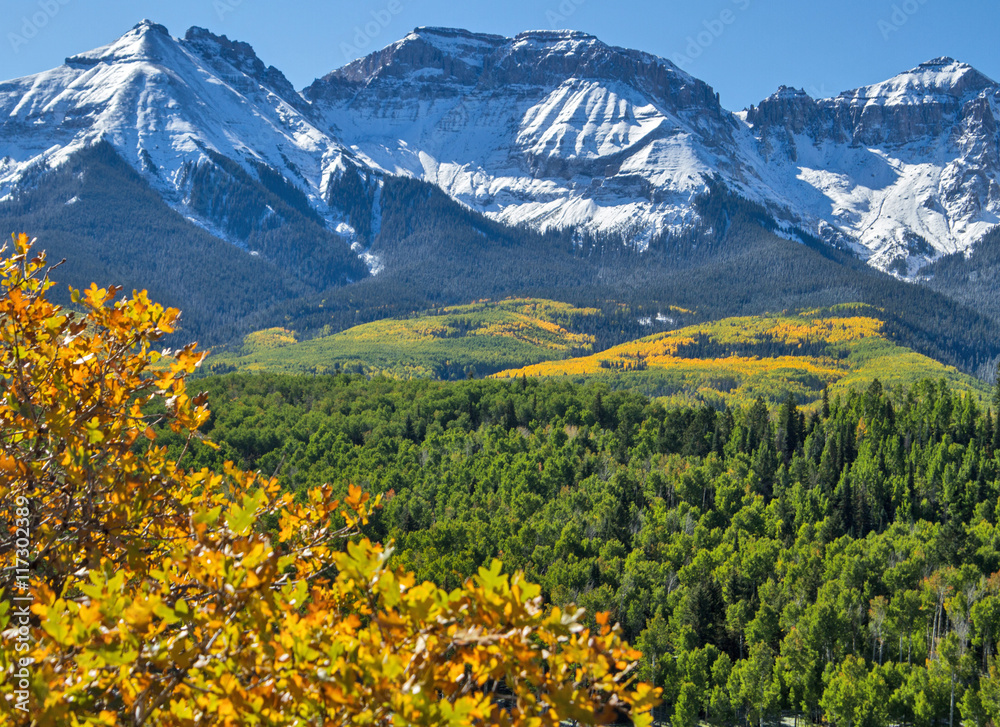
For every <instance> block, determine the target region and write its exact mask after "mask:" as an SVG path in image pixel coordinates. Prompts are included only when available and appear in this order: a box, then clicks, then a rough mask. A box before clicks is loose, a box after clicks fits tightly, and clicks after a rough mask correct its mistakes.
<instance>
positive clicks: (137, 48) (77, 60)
mask: <svg viewBox="0 0 1000 727" xmlns="http://www.w3.org/2000/svg"><path fill="white" fill-rule="evenodd" d="M174 47H176V41H175V40H174V38H172V37H171V36H170V32H169V31H168V30H167V29H166V27H165V26H163V25H160V24H159V23H154V22H153V21H152V20H143V21H141V22H139V23H137V24H136V25H134V26H133V27H132V28H131V29H130V30H129V31H128V32H127V33H125V34H124V35H123V36H121V37H120V38H118V40H116V41H114V42H113V43H111V44H109V45H106V46H103V47H101V48H95V49H94V50H91V51H86V52H85V53H78V54H77V55H75V56H70V57H69V58H67V59H66V64H67V65H70V66H93V65H97V64H98V63H120V62H143V61H146V62H152V63H159V62H162V61H163V60H164V59H165V58H166V57H167V56H168V55H169V54H170V52H171V50H170V49H171V48H174Z"/></svg>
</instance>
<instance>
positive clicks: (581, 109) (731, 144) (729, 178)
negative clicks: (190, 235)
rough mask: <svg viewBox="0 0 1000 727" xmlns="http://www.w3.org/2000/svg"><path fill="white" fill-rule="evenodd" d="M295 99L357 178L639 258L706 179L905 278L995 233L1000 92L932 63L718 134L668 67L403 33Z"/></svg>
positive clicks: (703, 100)
mask: <svg viewBox="0 0 1000 727" xmlns="http://www.w3.org/2000/svg"><path fill="white" fill-rule="evenodd" d="M304 94H305V96H306V97H307V98H308V99H309V100H310V101H312V103H313V105H314V106H315V108H316V109H317V111H318V113H320V114H321V115H322V118H323V119H324V120H325V122H326V124H327V126H328V127H329V128H331V129H333V130H334V131H335V132H336V133H337V134H338V136H339V137H340V138H342V139H344V140H346V142H347V143H349V144H350V146H351V148H352V149H353V150H354V151H355V152H356V153H357V154H358V156H359V157H361V158H362V159H364V160H365V161H366V162H367V163H368V164H369V165H370V166H373V167H375V168H377V169H381V170H384V171H387V172H391V173H395V174H409V175H413V176H416V177H419V178H422V179H424V180H426V181H429V182H432V183H434V184H437V185H438V186H440V187H441V188H442V189H444V190H445V191H447V192H448V193H449V194H450V195H452V196H453V197H454V198H456V199H459V200H461V201H462V202H464V203H466V204H468V205H470V206H472V207H473V208H475V209H478V210H480V211H482V212H485V213H487V214H488V215H490V216H493V217H495V218H496V219H499V220H501V221H504V222H508V223H512V224H519V223H528V224H531V225H533V226H536V227H539V228H542V229H546V228H549V227H577V228H583V229H588V230H591V231H594V232H613V233H616V234H618V235H621V236H622V237H624V238H625V239H629V240H631V241H633V242H638V243H639V245H640V247H641V246H642V244H643V243H644V242H645V241H648V240H649V239H650V238H652V237H653V236H655V235H657V234H660V233H663V232H665V231H677V230H679V229H682V228H684V227H686V226H690V225H692V224H694V223H695V222H696V221H697V219H696V215H695V213H694V211H693V208H692V201H693V199H694V198H695V197H696V196H697V195H699V194H701V193H703V192H704V191H705V190H706V189H707V183H708V182H709V180H710V179H712V178H715V177H719V178H721V179H722V180H723V182H724V183H725V184H726V185H727V186H729V187H730V188H732V189H735V190H736V191H738V192H739V193H741V194H743V195H745V196H747V197H749V198H750V199H752V200H754V201H757V202H760V203H762V204H764V205H766V206H767V207H769V208H770V209H771V210H772V212H773V214H774V215H775V216H776V218H777V219H778V220H779V222H781V223H782V224H783V226H785V227H786V228H799V229H801V230H803V231H804V232H807V233H809V234H812V235H814V236H817V237H820V238H822V239H826V240H828V241H831V242H836V243H838V244H845V243H846V244H847V245H848V246H850V247H852V248H853V249H854V250H855V251H856V252H857V253H858V254H859V255H860V256H862V257H864V258H866V259H868V261H869V262H870V263H871V264H873V265H874V266H876V267H878V268H881V269H883V270H889V271H892V272H894V273H896V274H900V275H903V276H913V275H915V274H916V273H917V271H918V270H919V268H920V267H921V266H922V265H923V264H924V263H926V262H927V261H929V260H932V259H934V258H936V257H938V256H939V255H941V254H946V253H951V252H956V251H963V250H968V249H969V248H970V246H972V245H973V244H974V243H975V242H976V241H977V240H978V239H980V238H981V237H982V236H983V235H984V234H985V233H986V232H987V231H988V230H989V229H991V228H992V227H993V226H994V225H995V224H996V223H997V222H998V221H1000V220H998V217H997V214H998V212H1000V188H998V186H997V174H998V171H1000V163H998V149H1000V136H998V134H997V118H998V111H997V110H998V99H1000V87H998V86H997V84H995V83H994V82H993V81H991V80H990V79H988V78H987V77H985V76H984V75H982V74H981V73H979V72H978V71H976V70H975V69H973V68H972V67H970V66H968V65H965V64H962V63H958V62H956V61H953V60H951V59H947V58H942V59H937V60H934V61H930V62H928V63H925V64H922V65H921V66H919V67H918V68H915V69H913V70H912V71H909V72H907V73H903V74H901V75H899V76H897V77H895V78H892V79H890V80H888V81H886V82H884V83H880V84H876V85H873V86H868V87H864V88H860V89H857V90H855V91H850V92H846V93H844V94H841V95H840V96H838V97H836V98H833V99H824V100H814V99H811V98H810V97H809V96H808V95H806V94H805V93H804V92H802V91H796V90H794V89H788V88H782V89H780V90H779V91H778V92H777V93H776V94H774V95H773V96H771V97H770V98H768V99H765V100H764V101H763V102H762V103H761V104H760V106H759V107H755V108H751V109H750V110H748V111H746V112H741V113H739V114H730V113H729V112H727V111H725V110H724V109H722V108H721V106H720V105H719V102H718V99H717V97H716V95H715V93H714V92H713V91H712V89H711V88H709V87H708V86H707V85H706V84H704V83H702V82H701V81H698V80H697V79H694V78H692V77H691V76H689V75H687V74H686V73H684V72H683V71H681V70H680V69H678V68H677V67H675V66H674V65H673V64H671V63H670V62H669V61H666V60H663V59H660V58H657V57H655V56H651V55H648V54H644V53H640V52H637V51H632V50H626V49H622V48H613V47H610V46H607V45H605V44H604V43H602V42H601V41H599V40H598V39H597V38H594V37H593V36H590V35H586V34H584V33H579V32H575V31H536V32H527V33H522V34H521V35H519V36H517V37H516V38H501V37H497V36H489V35H477V34H473V33H468V32H465V31H457V30H449V29H441V28H418V29H417V30H415V31H414V32H413V33H411V34H410V35H408V36H407V37H405V38H403V39H402V40H400V41H398V42H397V43H394V44H392V45H391V46H389V47H388V48H385V49H384V50H382V51H379V52H378V53H374V54H372V55H370V56H368V57H366V58H363V59H360V60H358V61H355V62H354V63H352V64H350V65H348V66H346V67H344V68H342V69H340V70H337V71H334V72H333V73H331V74H329V75H328V76H326V77H324V78H322V79H320V80H318V81H316V82H315V83H314V84H312V85H311V86H310V87H308V88H307V89H305V91H304ZM789 231H790V233H791V234H792V235H794V231H793V230H792V229H790V230H789Z"/></svg>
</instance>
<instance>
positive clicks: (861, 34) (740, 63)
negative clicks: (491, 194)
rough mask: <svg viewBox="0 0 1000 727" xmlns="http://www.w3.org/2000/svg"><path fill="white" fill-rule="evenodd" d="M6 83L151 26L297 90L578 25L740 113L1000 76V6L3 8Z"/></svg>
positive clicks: (131, 0)
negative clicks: (339, 75) (405, 41)
mask: <svg viewBox="0 0 1000 727" xmlns="http://www.w3.org/2000/svg"><path fill="white" fill-rule="evenodd" d="M0 3H2V7H3V12H2V13H0V78H3V79H7V78H13V77H17V76H24V75H28V74H31V73H35V72H38V71H42V70H46V69H49V68H52V67H54V66H57V65H59V64H61V63H62V62H63V59H64V58H65V57H66V56H67V55H72V54H74V53H79V52H81V51H84V50H89V49H91V48H95V47H97V46H100V45H104V44H106V43H108V42H110V41H112V40H114V39H115V38H116V37H118V36H119V35H121V34H122V33H124V32H125V31H127V30H128V29H129V28H131V27H132V26H133V25H135V24H136V23H137V22H138V21H139V20H141V19H142V18H144V17H148V18H150V19H151V20H155V21H157V22H159V23H162V24H163V25H165V26H167V28H168V29H169V30H170V32H171V33H172V34H173V35H175V36H180V35H183V34H184V31H185V30H187V28H188V27H190V26H192V25H199V26H202V27H206V28H208V29H209V30H211V31H213V32H215V33H219V34H224V35H227V36H229V37H230V38H233V39H238V40H244V41H247V42H248V43H250V44H251V45H252V46H253V47H254V49H255V50H256V51H257V54H258V55H259V56H260V57H261V59H262V60H263V61H264V62H265V63H267V64H270V65H274V66H277V67H278V68H280V69H281V70H282V71H283V72H284V73H285V75H286V76H288V78H289V80H290V81H291V82H292V83H293V84H294V85H295V86H296V87H297V88H302V87H303V86H305V85H307V84H308V83H310V82H311V81H312V80H313V79H314V78H316V77H318V76H321V75H323V74H325V73H327V72H328V71H330V70H333V69H334V68H337V67H339V66H341V65H343V64H344V63H345V62H346V61H349V60H352V59H353V58H354V57H358V56H361V55H365V54H366V53H368V52H371V51H373V50H376V49H378V48H381V47H383V46H385V45H388V44H389V43H391V42H393V41H395V40H397V39H399V38H401V37H403V36H404V35H406V34H407V33H408V32H409V31H410V30H411V29H413V28H414V27H417V26H421V25H438V26H450V27H460V28H467V29H469V30H475V31H480V32H489V33H498V34H502V35H508V36H511V35H515V34H517V33H518V32H520V31H522V30H528V29H538V28H554V27H558V28H573V29H577V30H583V31H586V32H589V33H593V34H594V35H596V36H598V37H599V38H601V39H602V40H604V41H605V42H607V43H611V44H614V45H621V46H627V47H631V48H638V49H641V50H645V51H648V52H651V53H655V54H657V55H660V56H663V57H665V58H669V59H671V60H674V61H675V62H677V63H678V64H679V65H681V66H682V67H683V68H684V69H685V70H687V71H688V72H690V73H692V74H693V75H695V76H697V77H699V78H701V79H703V80H704V81H706V82H708V83H709V84H711V85H712V86H713V87H714V88H715V89H716V90H717V91H719V93H720V94H721V97H722V103H723V105H724V106H726V107H727V108H729V109H733V110H737V109H742V108H744V107H745V106H747V105H749V104H751V103H756V102H758V101H759V100H760V99H762V98H764V97H765V96H767V95H769V94H770V93H772V92H773V91H774V90H775V89H777V87H778V86H779V85H781V84H785V85H789V86H795V87H798V88H805V89H806V91H808V92H810V93H811V94H812V95H813V96H830V95H834V94H837V93H839V92H840V91H843V90H846V89H850V88H855V87H857V86H861V85H864V84H867V83H873V82H875V81H881V80H884V79H886V78H889V77H890V76H893V75H895V74H896V73H898V72H900V71H904V70H907V69H909V68H912V67H913V66H915V65H917V64H918V63H920V62H921V61H925V60H929V59H931V58H934V57H937V56H945V55H947V56H952V57H954V58H958V59H959V60H963V61H965V62H967V63H970V64H972V65H973V66H976V67H977V68H978V69H979V70H980V71H982V72H983V73H985V74H986V75H988V76H990V77H992V78H994V79H1000V34H998V32H1000V2H998V0H632V1H624V2H623V1H619V2H614V1H612V0H512V1H508V2H500V1H499V0H497V1H494V2H489V1H484V0H353V1H351V2H342V1H341V0H322V1H321V0H283V1H282V2H275V0H0Z"/></svg>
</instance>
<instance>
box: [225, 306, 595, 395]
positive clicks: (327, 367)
mask: <svg viewBox="0 0 1000 727" xmlns="http://www.w3.org/2000/svg"><path fill="white" fill-rule="evenodd" d="M596 315H598V311H597V310H596V309H593V308H575V307H573V306H571V305H568V304H565V303H556V302H553V301H547V300H534V299H508V300H504V301H500V302H488V301H483V302H478V303H473V304H470V305H463V306H450V307H445V308H439V309H437V310H434V311H430V312H427V313H422V314H417V315H414V316H412V317H410V318H394V319H386V320H381V321H375V322H372V323H366V324H363V325H360V326H355V327H354V328H351V329H349V330H346V331H342V332H340V333H335V334H332V335H326V336H319V337H317V338H312V339H309V340H305V341H297V340H296V338H295V334H294V333H293V332H292V331H288V330H286V329H283V328H271V329H267V330H264V331H258V332H256V333H252V334H250V335H249V336H246V337H245V338H244V339H243V343H242V345H241V346H240V347H238V348H237V349H235V350H233V351H229V352H222V353H219V354H216V355H215V356H213V357H212V358H211V359H210V360H209V363H208V366H207V370H208V371H211V372H215V373H222V372H225V371H230V370H233V369H238V370H242V371H271V372H282V373H316V374H326V373H334V372H338V371H343V372H351V373H363V374H368V375H384V376H390V377H394V378H437V379H456V378H458V379H460V378H465V377H466V376H469V375H470V374H471V375H476V374H480V375H482V374H489V373H493V372H496V371H500V370H502V369H505V368H509V367H511V366H522V365H525V364H529V363H537V362H539V361H549V360H553V359H561V358H566V357H568V356H570V355H572V354H573V353H580V352H586V351H589V350H591V348H592V346H593V343H594V338H593V336H590V335H587V334H585V333H574V332H571V330H570V329H574V328H578V327H579V325H580V324H581V323H582V322H583V321H584V320H585V319H587V318H591V317H594V316H596Z"/></svg>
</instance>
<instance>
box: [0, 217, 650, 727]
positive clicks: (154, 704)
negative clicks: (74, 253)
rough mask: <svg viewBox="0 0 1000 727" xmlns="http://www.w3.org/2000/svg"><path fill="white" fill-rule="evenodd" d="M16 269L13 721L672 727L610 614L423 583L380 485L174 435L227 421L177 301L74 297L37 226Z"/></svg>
mask: <svg viewBox="0 0 1000 727" xmlns="http://www.w3.org/2000/svg"><path fill="white" fill-rule="evenodd" d="M0 284H2V286H3V290H2V291H0V387H2V388H0V518H2V519H0V524H2V527H0V568H2V569H3V575H4V580H3V583H2V587H3V592H2V598H0V631H2V632H3V633H2V639H3V642H4V643H3V648H2V649H0V669H2V670H3V672H4V679H3V682H2V686H0V724H33V725H53V726H54V725H97V724H100V725H116V724H121V725H178V726H179V725H327V724H336V725H343V724H358V725H361V724H364V725H470V724H472V725H475V724H498V725H529V724H530V725H557V724H559V723H560V722H561V721H566V720H572V721H576V722H578V723H581V724H601V723H607V722H610V721H613V720H615V719H619V718H621V717H622V716H623V715H628V716H629V717H630V718H631V720H633V721H634V723H635V724H640V725H641V724H650V722H651V717H650V711H651V708H652V706H653V704H654V703H655V702H656V699H657V696H658V692H657V690H655V689H653V688H652V687H650V686H649V685H646V684H640V683H636V682H635V681H634V680H633V678H632V674H633V670H634V667H635V662H636V660H637V659H638V657H639V654H638V653H637V652H635V651H633V650H632V649H631V648H629V647H628V645H627V644H625V643H623V642H622V640H621V639H620V637H619V635H618V632H617V630H616V629H615V628H613V627H611V626H610V625H609V623H608V618H607V616H606V615H598V617H597V623H598V628H597V629H589V628H587V627H585V625H584V624H583V623H582V622H581V618H582V613H581V612H579V611H576V610H575V609H571V610H568V611H564V610H560V609H558V608H556V609H546V608H543V604H542V602H541V598H540V596H539V588H538V586H535V585H532V584H530V583H527V582H525V581H524V579H523V578H522V577H521V576H519V575H514V576H512V577H508V576H506V575H502V574H501V565H500V563H499V562H494V563H493V565H492V566H491V567H490V568H488V569H486V568H484V569H481V570H480V572H479V575H478V577H476V578H474V579H472V580H470V581H469V582H468V583H466V584H465V586H464V587H463V588H460V589H457V590H455V591H452V592H446V591H444V590H442V589H440V588H438V587H436V586H434V585H433V584H430V583H423V584H417V583H415V581H414V578H413V576H412V575H411V574H409V573H406V572H404V571H402V570H400V569H396V568H393V567H392V566H391V565H390V564H389V562H388V561H389V556H390V553H391V548H389V547H383V546H381V545H379V544H376V543H372V542H369V541H368V540H366V539H364V538H362V537H361V536H360V535H359V532H358V529H359V527H360V526H362V525H364V524H365V523H366V522H367V519H368V517H369V516H370V514H371V512H372V510H373V509H374V508H376V507H378V504H379V503H378V498H375V499H374V500H373V499H370V498H369V496H368V495H367V494H365V493H362V492H361V491H360V490H359V489H356V488H352V489H351V490H350V493H349V495H348V497H347V498H345V500H344V501H343V502H338V501H336V500H333V499H332V496H331V493H330V492H329V490H328V489H325V488H321V489H317V490H314V491H312V492H310V493H308V497H307V498H305V501H304V502H300V501H297V500H296V499H295V498H293V497H292V496H291V495H289V494H287V493H285V494H283V493H282V492H281V491H280V488H279V487H278V484H277V482H276V481H275V480H273V479H266V478H261V477H259V476H256V475H253V474H248V473H245V472H241V471H239V470H238V469H237V468H235V467H233V466H231V465H227V466H226V467H225V470H224V471H223V472H221V473H217V472H210V471H206V470H202V471H187V470H185V469H184V468H182V466H181V465H180V464H179V463H178V462H177V461H174V460H172V459H171V458H170V457H168V454H167V451H166V448H164V447H162V446H158V445H157V444H156V431H157V429H159V428H160V427H163V426H169V427H170V428H171V429H172V430H173V431H175V432H179V433H182V434H183V433H186V436H187V442H188V445H189V446H203V445H202V444H197V443H196V439H198V435H197V429H198V427H199V426H200V425H201V424H202V423H204V422H205V421H206V419H207V417H208V415H209V412H208V408H207V406H206V402H205V400H204V397H199V396H194V397H192V396H190V395H189V393H188V390H187V387H186V382H185V378H186V376H187V375H188V374H190V373H191V372H192V371H194V369H195V367H196V366H198V364H199V363H200V361H201V359H202V355H201V354H199V353H197V352H196V351H195V347H194V346H193V345H192V346H187V347H185V348H184V349H182V350H180V351H178V352H175V353H174V354H172V355H170V356H169V359H170V362H169V366H165V367H159V366H158V367H156V368H155V369H154V368H152V367H151V366H152V364H154V363H156V362H157V361H158V360H159V359H160V357H161V354H160V353H159V352H157V351H155V350H154V348H153V345H154V343H155V342H156V341H157V340H159V339H161V338H162V337H163V336H164V335H165V334H168V333H170V332H172V331H173V327H174V325H175V323H176V320H177V317H178V313H177V311H175V310H172V309H164V308H163V307H162V306H159V305H157V304H155V303H152V302H151V301H150V300H149V299H148V297H147V295H146V293H145V292H141V293H134V294H133V296H132V298H131V299H128V300H117V301H115V298H116V296H117V293H118V291H117V290H115V289H99V288H97V287H96V286H92V287H91V288H90V289H89V290H85V291H83V292H82V293H80V292H74V293H73V300H74V302H76V303H77V304H78V305H79V306H80V307H81V308H82V310H83V311H84V312H83V313H82V314H80V313H76V314H74V313H70V312H68V311H66V310H64V309H62V308H61V307H59V306H57V305H54V304H53V303H51V302H49V301H48V300H47V298H46V291H47V290H48V289H49V288H50V287H51V285H52V283H51V282H50V280H49V278H48V271H47V268H46V262H45V257H44V255H37V256H34V257H33V253H32V243H31V242H29V240H28V239H27V237H26V236H24V235H21V236H16V237H15V238H14V242H13V248H12V249H11V248H5V250H4V253H3V258H2V260H0ZM204 444H205V445H208V446H211V445H210V443H208V442H204ZM185 451H186V449H185ZM183 459H184V456H183V455H182V456H181V458H180V460H181V461H183ZM262 522H267V523H271V524H272V525H273V527H271V528H263V527H261V525H260V523H262ZM500 695H503V697H502V698H501V696H500Z"/></svg>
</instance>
